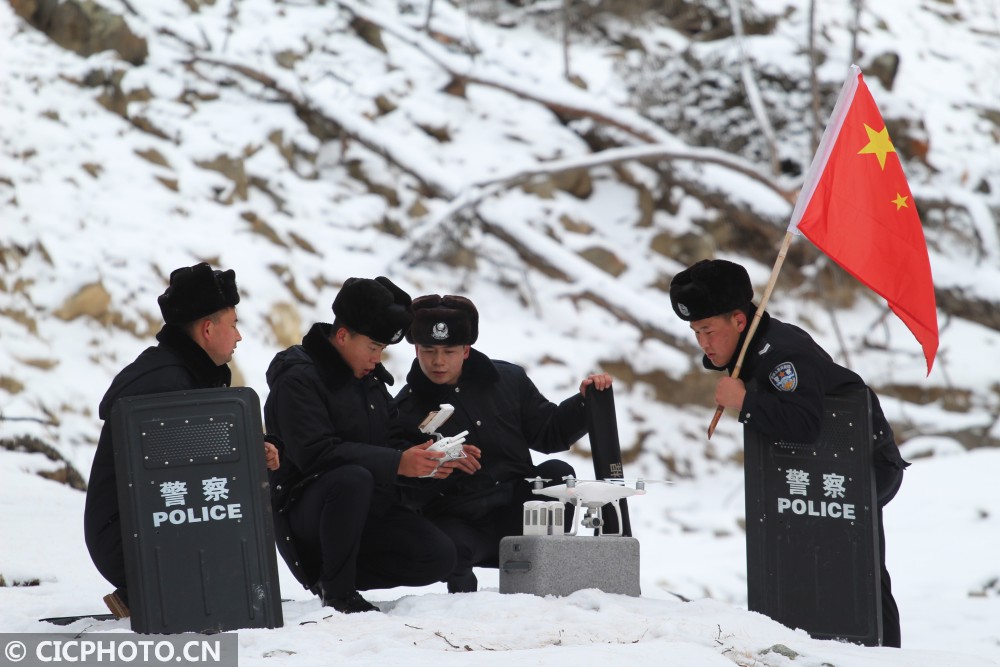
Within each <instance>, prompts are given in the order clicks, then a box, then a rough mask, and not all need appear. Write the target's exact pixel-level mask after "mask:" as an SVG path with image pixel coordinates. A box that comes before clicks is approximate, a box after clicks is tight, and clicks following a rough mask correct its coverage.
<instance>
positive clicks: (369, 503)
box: [288, 465, 455, 598]
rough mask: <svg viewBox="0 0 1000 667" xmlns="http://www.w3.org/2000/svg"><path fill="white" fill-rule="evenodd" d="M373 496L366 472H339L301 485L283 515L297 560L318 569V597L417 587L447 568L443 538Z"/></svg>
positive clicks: (449, 548) (450, 563)
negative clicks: (305, 560)
mask: <svg viewBox="0 0 1000 667" xmlns="http://www.w3.org/2000/svg"><path fill="white" fill-rule="evenodd" d="M379 493H384V492H381V491H379V490H378V489H377V488H376V486H375V483H374V480H373V478H372V475H371V473H370V472H368V470H366V469H365V468H362V467H360V466H355V465H348V466H342V467H340V468H336V469H335V470H330V471H328V472H326V473H324V474H323V475H321V476H320V477H319V478H317V479H316V480H315V481H314V482H312V483H311V484H309V485H308V486H307V487H306V488H305V489H303V491H302V496H301V497H300V498H299V500H298V501H297V502H296V503H295V505H294V506H293V507H292V508H290V509H289V511H288V522H289V525H290V527H291V531H292V539H294V540H295V546H296V549H297V550H298V552H299V554H300V555H301V556H302V557H304V558H306V559H307V560H309V561H312V562H314V563H318V570H319V580H318V582H317V583H318V584H319V585H320V586H322V595H323V596H324V597H327V598H332V597H345V596H347V595H350V594H351V593H353V592H354V591H358V590H362V591H363V590H369V589H373V588H394V587H396V586H425V585H427V584H432V583H434V582H436V581H444V580H445V578H446V577H447V576H448V574H449V573H450V572H451V571H452V570H453V569H454V567H455V547H454V545H453V544H452V542H451V540H450V539H449V538H448V536H446V535H445V534H444V533H443V532H441V531H440V530H439V529H438V528H437V527H435V526H434V524H432V523H431V522H430V521H429V520H427V519H425V518H424V517H422V516H420V515H419V514H417V513H416V512H414V511H413V510H410V509H407V508H405V507H403V506H401V505H398V504H388V503H385V502H382V501H384V498H376V495H377V494H379ZM373 500H374V501H375V502H373ZM386 505H388V506H387V507H386Z"/></svg>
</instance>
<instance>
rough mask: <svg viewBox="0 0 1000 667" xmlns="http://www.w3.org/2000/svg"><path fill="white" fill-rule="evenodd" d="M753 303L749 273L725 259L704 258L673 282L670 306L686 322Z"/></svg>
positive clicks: (738, 308) (720, 313)
mask: <svg viewBox="0 0 1000 667" xmlns="http://www.w3.org/2000/svg"><path fill="white" fill-rule="evenodd" d="M752 301H753V285H752V284H751V283H750V276H749V275H748V274H747V270H746V269H744V268H743V267H742V266H740V265H739V264H736V263H734V262H729V261H727V260H724V259H703V260H701V261H700V262H696V263H695V264H693V265H691V266H690V267H688V268H686V269H684V270H683V271H681V272H680V273H678V274H677V275H676V276H674V279H673V280H671V281H670V305H671V306H673V308H674V312H675V313H677V317H679V318H681V319H682V320H684V321H685V322H695V321H697V320H703V319H705V318H707V317H714V316H716V315H724V314H725V313H729V312H732V311H734V310H740V309H743V308H746V307H747V306H749V305H750V303H751V302H752Z"/></svg>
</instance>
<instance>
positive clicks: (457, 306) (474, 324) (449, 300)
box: [406, 294, 479, 345]
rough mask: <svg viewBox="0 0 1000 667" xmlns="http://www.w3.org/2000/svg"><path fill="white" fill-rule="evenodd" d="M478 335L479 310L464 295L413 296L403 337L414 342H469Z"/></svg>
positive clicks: (420, 343) (425, 343)
mask: <svg viewBox="0 0 1000 667" xmlns="http://www.w3.org/2000/svg"><path fill="white" fill-rule="evenodd" d="M478 338H479V311H478V310H476V306H475V304H474V303H472V301H470V300H468V299H466V298H465V297H464V296H455V295H453V294H447V295H445V296H439V295H437V294H428V295H426V296H421V297H417V298H416V299H414V300H413V326H411V327H410V333H408V334H407V335H406V340H408V341H409V342H411V343H416V344H418V345H472V344H473V343H475V342H476V340H477V339H478Z"/></svg>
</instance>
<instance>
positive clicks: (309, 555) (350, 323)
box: [264, 276, 479, 613]
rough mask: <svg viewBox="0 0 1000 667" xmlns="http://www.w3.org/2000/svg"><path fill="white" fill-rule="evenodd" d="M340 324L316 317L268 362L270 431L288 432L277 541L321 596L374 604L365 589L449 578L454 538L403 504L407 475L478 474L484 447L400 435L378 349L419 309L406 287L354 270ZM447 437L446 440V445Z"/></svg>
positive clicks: (278, 475)
mask: <svg viewBox="0 0 1000 667" xmlns="http://www.w3.org/2000/svg"><path fill="white" fill-rule="evenodd" d="M333 314H334V321H333V324H324V323H316V324H314V325H313V326H312V328H311V329H310V330H309V332H308V333H307V334H306V336H305V338H303V340H302V344H301V345H293V346H292V347H290V348H288V349H287V350H284V351H282V352H279V353H278V354H277V356H275V358H274V360H273V361H272V362H271V365H270V367H269V368H268V369H267V384H268V386H269V387H270V394H269V395H268V397H267V401H266V402H265V404H264V418H265V422H266V424H267V429H268V432H269V433H271V434H274V435H276V436H278V437H279V438H280V439H281V440H282V441H283V450H282V452H281V454H282V465H281V468H280V469H278V470H277V471H276V472H274V473H273V474H272V475H271V498H272V506H273V509H274V527H275V536H276V538H277V542H278V551H279V552H280V553H281V556H282V557H283V558H284V559H285V562H286V563H287V564H288V567H289V569H290V570H291V571H292V573H293V574H294V575H295V576H296V578H297V579H298V580H299V582H300V583H302V584H303V585H304V586H306V587H307V588H309V589H310V590H312V591H313V592H315V593H316V594H317V595H319V596H320V597H321V598H322V600H323V604H324V606H328V607H333V608H334V609H336V610H338V611H341V612H344V613H357V612H365V611H376V610H377V607H376V606H375V605H373V604H371V603H370V602H368V601H367V600H365V599H364V598H363V597H361V595H360V593H358V591H359V590H369V589H372V588H392V587H396V586H422V585H426V584H431V583H434V582H436V581H442V580H444V579H445V578H446V577H447V576H448V575H449V573H450V572H452V570H453V568H454V565H455V547H454V546H453V544H452V542H451V540H450V539H449V538H448V536H447V535H445V534H444V533H443V532H442V531H441V530H440V529H438V528H437V527H436V526H434V524H433V523H431V522H430V521H428V520H427V519H426V518H424V517H422V516H420V515H419V514H417V513H416V512H414V511H413V509H411V508H408V507H405V506H404V505H403V504H401V502H400V495H399V490H398V485H399V484H400V483H401V482H402V481H405V480H406V479H407V478H411V479H416V478H420V477H435V478H438V479H441V478H444V477H447V476H448V475H450V474H451V473H452V472H453V471H455V470H463V471H465V472H467V473H472V472H475V471H476V470H477V469H478V467H479V464H478V462H477V457H478V454H479V450H478V449H477V448H475V447H473V446H471V445H469V446H463V445H462V444H461V443H458V448H460V449H461V454H462V457H461V458H458V459H456V460H448V461H445V459H446V458H450V457H449V456H448V452H447V451H433V450H430V447H431V445H432V441H431V440H429V439H428V438H427V436H420V439H419V440H417V439H415V440H412V441H411V442H421V443H422V444H419V445H411V444H410V443H408V442H403V441H401V440H397V441H395V442H394V441H393V439H392V438H391V436H390V421H391V418H392V413H393V412H394V409H393V408H392V405H391V398H392V397H391V396H390V395H389V392H388V391H387V390H386V384H392V381H393V380H392V376H391V375H390V374H389V372H388V371H387V370H386V369H385V367H384V366H382V363H381V359H382V352H383V351H384V350H385V348H386V347H387V346H388V345H391V344H393V343H398V342H399V341H400V340H402V338H403V335H404V334H405V333H406V331H407V329H408V328H409V326H410V322H411V320H412V319H413V311H412V309H411V306H410V297H409V295H408V294H407V293H406V292H404V291H403V290H402V289H400V288H399V287H397V286H396V285H395V284H393V283H392V281H390V280H389V279H388V278H385V277H382V276H379V277H378V278H375V279H368V278H349V279H348V280H347V281H345V282H344V286H343V287H342V288H341V290H340V292H339V293H338V294H337V297H336V299H334V302H333ZM445 444H446V445H447V444H448V443H445Z"/></svg>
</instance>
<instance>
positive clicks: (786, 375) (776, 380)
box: [768, 361, 799, 391]
mask: <svg viewBox="0 0 1000 667" xmlns="http://www.w3.org/2000/svg"><path fill="white" fill-rule="evenodd" d="M768 377H769V378H770V380H771V384H773V385H774V388H775V389H777V390H778V391H795V388H796V387H798V386H799V374H798V373H797V372H796V371H795V364H793V363H792V362H790V361H783V362H781V363H780V364H778V365H777V366H775V367H774V370H773V371H771V374H770V375H769V376H768Z"/></svg>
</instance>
